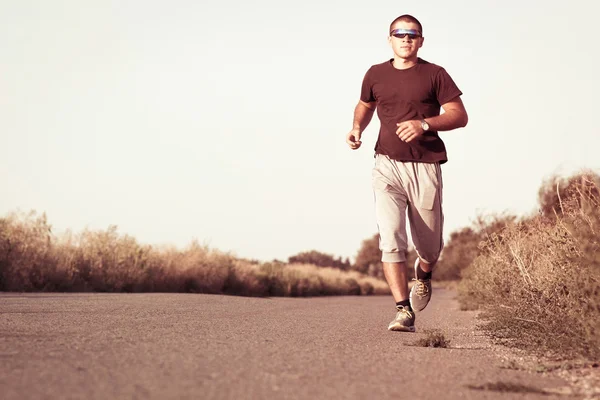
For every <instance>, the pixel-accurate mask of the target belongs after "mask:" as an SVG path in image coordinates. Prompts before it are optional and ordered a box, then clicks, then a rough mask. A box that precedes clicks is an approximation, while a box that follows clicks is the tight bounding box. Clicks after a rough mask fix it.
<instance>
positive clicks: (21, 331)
mask: <svg viewBox="0 0 600 400" xmlns="http://www.w3.org/2000/svg"><path fill="white" fill-rule="evenodd" d="M454 296H455V292H453V291H451V290H445V289H436V290H434V293H433V299H432V302H431V303H430V305H429V307H428V308H427V309H426V310H424V311H423V312H421V313H420V314H417V323H416V326H417V332H416V333H403V332H389V331H387V329H386V328H387V324H388V322H389V321H390V320H391V319H392V318H393V316H394V314H395V312H394V302H393V300H392V298H391V297H388V296H374V297H364V296H363V297H360V296H356V297H354V296H344V297H320V298H249V297H237V296H220V295H201V294H162V293H151V294H98V293H91V294H90V293H79V294H61V293H45V294H41V293H40V294H21V293H0V397H1V398H2V399H4V400H9V399H10V400H12V399H313V398H317V399H367V398H369V399H371V398H372V399H449V400H452V399H546V400H548V399H554V398H564V397H561V396H559V395H558V394H556V390H557V388H560V387H561V386H564V385H565V382H563V381H560V380H558V378H551V377H545V376H542V375H540V374H532V373H529V372H526V371H522V370H515V369H508V368H503V367H502V362H501V358H500V357H499V356H498V354H497V352H496V351H495V349H497V347H496V346H492V345H491V344H490V342H489V340H487V339H486V338H485V337H484V336H483V335H482V333H481V332H479V331H478V330H477V329H476V324H477V320H476V315H475V313H474V312H466V311H460V310H459V307H458V303H457V302H456V300H455V299H454ZM433 328H438V329H441V330H442V332H443V333H444V335H445V336H446V338H447V339H449V340H450V341H451V342H450V348H430V347H420V346H415V345H414V343H415V342H416V341H417V340H418V339H419V338H423V337H425V335H426V334H425V333H424V331H425V330H428V329H433ZM517 385H521V387H522V388H524V389H522V390H520V391H517V392H508V393H507V392H502V391H499V390H498V389H500V388H509V389H510V388H515V387H518V386H517ZM536 390H546V391H548V392H550V393H552V394H550V395H547V394H546V395H544V394H542V393H538V392H536ZM570 398H573V397H570Z"/></svg>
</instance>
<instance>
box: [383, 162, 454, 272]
mask: <svg viewBox="0 0 600 400" xmlns="http://www.w3.org/2000/svg"><path fill="white" fill-rule="evenodd" d="M442 187H443V185H442V170H441V168H440V165H439V163H420V162H400V161H395V160H392V159H390V158H389V157H388V156H385V155H381V154H377V155H376V157H375V166H374V168H373V191H374V193H375V215H376V219H377V226H378V228H379V236H380V239H379V248H380V250H381V251H382V253H383V254H382V256H381V261H383V262H404V261H406V250H407V247H408V242H407V236H406V216H407V215H408V221H409V223H410V231H411V236H412V241H413V243H414V245H415V249H416V251H417V254H418V255H419V257H420V258H421V259H423V260H424V261H426V262H428V263H432V262H435V261H436V260H437V259H438V257H439V255H440V252H441V251H442V248H443V247H444V239H443V232H442V229H443V226H444V214H443V212H442Z"/></svg>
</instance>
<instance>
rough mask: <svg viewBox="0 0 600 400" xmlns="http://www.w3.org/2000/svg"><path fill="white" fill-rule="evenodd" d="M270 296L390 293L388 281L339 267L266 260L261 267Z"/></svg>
mask: <svg viewBox="0 0 600 400" xmlns="http://www.w3.org/2000/svg"><path fill="white" fill-rule="evenodd" d="M260 271H261V273H262V275H263V276H264V279H265V281H266V282H267V287H268V294H269V295H270V296H328V295H360V294H388V293H389V288H388V287H387V285H386V283H385V282H383V281H381V280H378V279H375V278H372V277H368V276H365V275H363V274H360V273H358V272H355V271H351V272H346V271H341V270H339V269H337V268H328V267H317V266H315V265H312V264H289V265H286V264H277V263H267V264H263V265H262V266H261V267H260Z"/></svg>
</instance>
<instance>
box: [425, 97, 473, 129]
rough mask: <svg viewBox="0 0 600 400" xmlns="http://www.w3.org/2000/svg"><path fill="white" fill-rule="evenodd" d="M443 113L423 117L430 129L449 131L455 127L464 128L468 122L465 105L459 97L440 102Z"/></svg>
mask: <svg viewBox="0 0 600 400" xmlns="http://www.w3.org/2000/svg"><path fill="white" fill-rule="evenodd" d="M442 108H443V109H444V113H443V114H441V115H438V116H435V117H431V118H425V122H427V123H428V124H429V130H431V131H436V132H439V131H451V130H452V129H456V128H464V127H465V126H467V123H468V122H469V116H468V115H467V110H465V105H464V104H463V102H462V100H461V99H460V97H457V98H455V99H453V100H450V101H449V102H447V103H445V104H442Z"/></svg>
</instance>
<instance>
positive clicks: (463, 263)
mask: <svg viewBox="0 0 600 400" xmlns="http://www.w3.org/2000/svg"><path fill="white" fill-rule="evenodd" d="M515 220H516V217H515V216H513V215H506V214H502V215H487V216H483V215H480V216H478V217H477V219H476V221H475V223H474V224H473V226H471V227H465V228H462V229H459V230H457V231H455V232H452V233H451V234H450V239H449V240H448V242H447V243H446V244H445V246H444V249H443V251H442V254H441V257H440V260H439V262H438V263H437V265H436V267H435V272H434V277H435V279H436V281H439V280H444V281H453V280H459V279H460V278H461V273H462V271H463V270H464V269H465V268H467V267H468V266H469V265H470V264H471V263H472V262H473V260H475V258H477V256H478V255H479V252H480V249H479V245H480V243H481V242H482V241H484V240H485V239H486V238H488V237H489V236H491V235H493V234H494V233H498V232H500V231H501V230H502V229H504V227H505V226H506V225H507V224H511V223H513V222H515Z"/></svg>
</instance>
